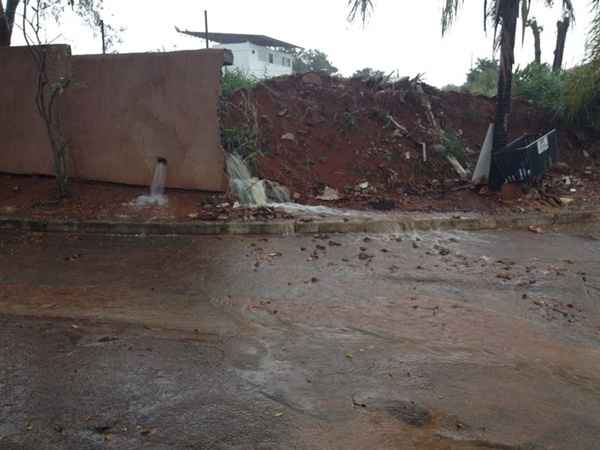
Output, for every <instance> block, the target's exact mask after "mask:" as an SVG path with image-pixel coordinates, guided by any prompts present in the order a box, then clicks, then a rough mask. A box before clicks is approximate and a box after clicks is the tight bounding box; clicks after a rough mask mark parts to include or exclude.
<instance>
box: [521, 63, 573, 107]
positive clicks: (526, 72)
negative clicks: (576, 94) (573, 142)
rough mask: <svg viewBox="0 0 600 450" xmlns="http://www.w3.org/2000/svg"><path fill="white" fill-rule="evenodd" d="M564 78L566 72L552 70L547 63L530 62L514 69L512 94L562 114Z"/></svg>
mask: <svg viewBox="0 0 600 450" xmlns="http://www.w3.org/2000/svg"><path fill="white" fill-rule="evenodd" d="M566 78H567V74H566V72H562V71H561V72H553V71H552V69H551V68H550V66H548V65H547V64H537V63H531V64H529V65H528V66H527V67H525V69H517V70H516V71H515V75H514V94H515V95H517V96H519V97H524V98H526V99H528V100H530V101H531V102H533V103H535V104H536V105H538V106H541V107H542V108H545V109H547V110H550V111H552V112H554V113H555V114H556V115H558V116H562V115H563V114H564V109H565V102H564V100H565V81H566Z"/></svg>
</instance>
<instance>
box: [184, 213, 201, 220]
mask: <svg viewBox="0 0 600 450" xmlns="http://www.w3.org/2000/svg"><path fill="white" fill-rule="evenodd" d="M187 217H188V219H192V220H196V219H198V218H199V217H200V214H198V213H190V214H188V215H187Z"/></svg>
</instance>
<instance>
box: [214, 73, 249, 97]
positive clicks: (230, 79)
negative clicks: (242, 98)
mask: <svg viewBox="0 0 600 450" xmlns="http://www.w3.org/2000/svg"><path fill="white" fill-rule="evenodd" d="M257 83H258V80H257V79H256V78H255V77H253V76H251V75H247V74H245V73H244V72H242V71H241V70H240V69H237V68H229V69H223V76H222V77H221V97H223V98H225V99H227V98H229V97H231V94H233V93H234V92H235V91H236V90H238V89H252V88H253V87H254V86H256V84H257Z"/></svg>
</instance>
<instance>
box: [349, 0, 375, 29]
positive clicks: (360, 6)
mask: <svg viewBox="0 0 600 450" xmlns="http://www.w3.org/2000/svg"><path fill="white" fill-rule="evenodd" d="M348 8H350V11H349V12H348V20H349V21H350V22H354V21H355V20H356V18H357V17H358V16H360V18H361V20H362V22H363V24H364V23H365V22H366V21H367V18H368V17H369V14H370V13H371V11H373V8H374V5H373V0H348Z"/></svg>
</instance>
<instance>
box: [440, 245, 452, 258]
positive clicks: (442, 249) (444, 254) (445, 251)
mask: <svg viewBox="0 0 600 450" xmlns="http://www.w3.org/2000/svg"><path fill="white" fill-rule="evenodd" d="M439 253H440V255H442V256H447V255H449V254H450V250H449V249H447V248H446V247H441V248H440V250H439Z"/></svg>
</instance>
